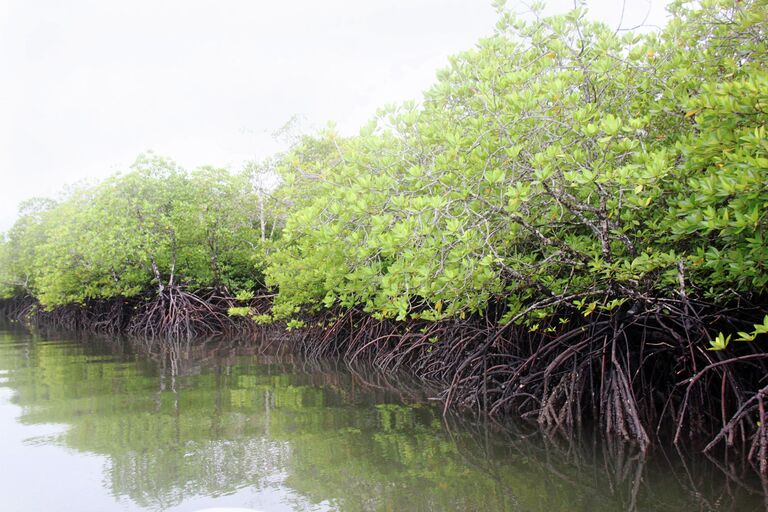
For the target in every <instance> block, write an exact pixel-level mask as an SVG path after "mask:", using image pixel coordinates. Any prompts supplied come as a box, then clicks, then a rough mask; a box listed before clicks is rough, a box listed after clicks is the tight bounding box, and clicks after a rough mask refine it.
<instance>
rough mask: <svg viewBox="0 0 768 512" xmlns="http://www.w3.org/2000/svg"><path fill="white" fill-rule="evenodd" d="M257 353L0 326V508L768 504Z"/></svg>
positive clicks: (670, 467)
mask: <svg viewBox="0 0 768 512" xmlns="http://www.w3.org/2000/svg"><path fill="white" fill-rule="evenodd" d="M255 352H256V351H255V350H254V349H253V348H249V347H247V346H242V345H237V344H236V343H232V344H228V345H226V344H225V345H217V346H213V345H209V346H206V347H193V348H191V349H190V350H182V351H181V352H180V353H176V354H174V357H171V358H169V357H166V356H162V357H150V356H148V355H146V354H144V353H143V352H142V351H138V350H135V349H132V348H131V347H130V346H127V345H126V344H124V343H119V342H93V341H90V342H76V341H73V340H71V339H69V338H66V337H65V338H64V339H59V338H56V337H35V336H32V335H30V334H28V333H25V332H22V331H11V330H7V329H6V330H0V510H2V511H8V512H15V511H19V512H21V511H59V510H77V511H99V512H106V511H113V510H114V511H138V510H153V511H155V510H157V511H159V510H169V511H194V510H199V509H203V508H207V507H248V508H253V509H258V510H263V511H269V512H272V511H330V510H338V511H452V510H456V511H474V510H476V511H503V510H510V511H547V512H557V511H566V510H567V511H590V512H595V511H617V510H632V509H636V510H649V511H650V510H654V511H673V510H674V511H678V510H733V511H748V510H749V511H751V510H760V509H762V508H763V507H764V504H763V496H762V491H761V490H760V487H759V485H754V483H753V482H751V481H749V480H742V481H741V482H740V483H739V482H736V481H735V480H734V479H732V478H729V477H728V476H726V475H725V474H724V473H722V472H719V471H717V470H716V469H712V468H710V467H708V466H707V465H706V464H702V463H700V462H698V461H697V462H690V461H689V463H688V464H685V463H684V462H683V461H679V462H673V463H671V464H661V463H655V462H653V463H645V464H643V463H642V462H641V460H640V459H639V458H638V457H635V456H633V454H632V453H631V451H626V450H624V451H623V450H620V449H617V450H616V451H611V452H610V454H608V453H606V452H605V451H604V450H602V449H599V447H598V448H596V447H594V446H592V447H591V448H589V449H577V448H574V447H573V446H572V445H568V444H561V445H560V446H558V445H557V443H552V442H543V441H542V440H540V439H538V438H537V436H530V437H523V436H521V435H519V434H518V435H515V434H511V433H509V432H500V431H498V429H496V428H491V427H489V426H488V425H484V424H483V422H481V421H478V420H476V419H471V418H460V417H453V418H450V419H447V420H444V419H443V418H442V414H441V410H440V407H439V405H438V404H436V403H434V402H431V401H429V400H426V398H427V396H426V395H428V393H427V394H424V393H422V392H421V390H420V387H419V386H418V385H415V384H414V383H409V382H407V381H398V382H393V379H392V376H386V375H380V374H375V373H360V372H358V373H356V374H353V373H350V372H349V371H346V370H343V369H340V368H337V367H334V366H333V365H330V364H329V365H310V364H307V363H302V362H301V361H299V360H296V359H291V358H276V357H268V356H263V355H261V356H260V355H256V354H255ZM659 458H662V457H659Z"/></svg>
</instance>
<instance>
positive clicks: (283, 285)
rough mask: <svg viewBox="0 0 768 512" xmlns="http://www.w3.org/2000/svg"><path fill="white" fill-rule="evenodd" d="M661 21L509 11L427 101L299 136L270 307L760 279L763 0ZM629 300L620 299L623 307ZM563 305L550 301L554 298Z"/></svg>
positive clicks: (721, 291)
mask: <svg viewBox="0 0 768 512" xmlns="http://www.w3.org/2000/svg"><path fill="white" fill-rule="evenodd" d="M670 9H671V12H672V13H673V14H674V19H673V20H672V21H671V22H670V23H669V25H668V26H667V27H666V29H665V30H664V31H663V32H662V33H660V34H657V33H651V34H649V35H645V36H641V35H636V34H633V33H627V34H623V35H622V34H620V33H617V32H614V31H613V30H611V29H610V28H609V27H607V26H605V25H602V24H598V23H592V22H589V21H587V20H586V19H585V17H584V12H583V11H582V10H581V9H576V10H574V11H572V12H571V13H569V14H567V15H564V16H557V17H552V18H543V19H537V20H535V21H533V22H528V23H526V22H522V21H520V20H518V19H515V18H513V17H511V16H509V15H507V14H503V15H502V17H501V20H500V22H499V24H498V29H497V32H496V35H495V36H493V37H490V38H488V39H485V40H483V41H481V42H480V43H479V44H478V46H477V48H476V49H474V50H471V51H469V52H466V53H464V54H462V55H458V56H456V57H454V58H453V59H451V63H450V66H449V67H448V68H447V69H445V70H443V71H441V72H440V74H439V80H438V82H437V83H436V84H435V85H434V86H433V87H432V89H430V90H429V91H428V92H427V93H426V95H425V98H424V102H423V106H420V107H417V106H414V105H404V106H401V107H399V108H395V109H390V110H387V111H383V112H381V115H380V116H378V117H377V118H376V119H375V120H374V121H372V122H371V124H370V125H369V126H367V127H365V128H364V129H363V130H361V132H360V135H359V136H356V137H351V138H344V139H342V138H340V137H338V136H337V135H335V134H334V133H333V132H332V131H328V132H325V133H322V134H320V135H319V136H318V137H316V138H312V139H306V140H305V141H304V142H303V144H300V145H299V146H298V147H297V148H295V149H294V151H293V152H292V153H290V154H289V155H287V156H286V157H285V158H284V159H283V161H282V166H281V167H280V170H281V172H282V173H283V176H284V178H285V185H284V187H283V190H282V191H281V193H284V194H286V195H288V196H289V197H290V198H291V199H292V201H291V204H292V209H291V211H290V212H289V214H288V219H287V222H286V227H285V231H284V233H283V234H284V236H283V238H282V240H281V241H280V244H279V248H278V251H277V253H276V254H275V255H274V257H273V258H272V259H271V261H270V267H269V269H268V271H267V274H268V277H269V280H270V282H271V283H272V284H273V285H275V286H277V287H278V288H279V290H280V295H279V296H278V300H277V304H276V306H275V310H274V312H275V314H276V315H278V316H290V315H293V314H295V313H298V312H299V311H301V310H302V309H303V308H309V309H316V308H318V307H320V306H321V305H323V306H325V307H330V306H332V305H334V304H340V305H341V306H344V307H351V306H362V307H364V308H365V311H367V312H369V313H371V314H373V315H376V316H378V317H384V318H386V317H396V318H397V319H405V318H409V317H411V318H413V317H416V318H425V319H439V318H443V317H451V316H462V317H464V316H465V315H468V314H472V313H480V314H482V313H483V312H484V311H485V310H486V308H487V307H488V306H489V304H491V303H494V302H498V301H503V303H504V310H505V314H504V316H503V318H501V322H502V323H504V322H507V321H509V320H513V319H527V320H528V322H529V324H530V325H533V326H535V325H536V322H537V319H538V318H542V317H546V316H548V315H550V314H551V312H552V311H553V308H554V307H555V306H556V305H558V304H559V305H561V306H563V307H564V306H568V307H572V306H574V305H575V306H578V307H579V308H580V309H581V311H582V313H583V314H584V315H588V314H590V313H591V312H592V311H593V310H594V309H595V308H596V307H599V308H604V309H611V308H614V307H617V306H618V305H620V304H621V303H622V302H623V301H625V300H628V299H629V300H631V301H640V302H642V303H644V304H646V307H657V306H656V305H655V304H656V303H655V300H654V299H655V298H657V297H670V296H671V297H675V298H679V297H681V296H682V297H687V296H692V295H694V296H697V297H699V298H702V299H704V298H706V299H708V300H711V301H715V302H719V303H720V304H726V303H729V302H731V301H733V300H735V299H737V298H739V297H741V296H744V295H746V296H752V297H754V296H759V295H761V294H764V293H765V290H766V284H768V268H767V267H766V264H767V263H768V261H767V260H766V258H768V250H767V248H766V241H765V240H766V235H767V233H766V229H767V228H768V209H766V205H767V204H768V188H767V187H766V183H768V179H767V178H768V159H767V157H768V154H767V151H768V139H767V138H766V135H765V124H766V121H768V110H767V109H768V96H767V94H768V74H767V73H766V70H765V65H766V57H767V55H768V53H767V50H768V45H766V28H767V25H766V20H767V19H768V7H766V2H764V1H748V2H747V1H744V2H734V1H707V2H702V3H701V5H695V6H689V5H687V3H685V2H675V3H674V4H673V5H672V6H671V7H670ZM627 307H628V306H627ZM561 309H562V307H561Z"/></svg>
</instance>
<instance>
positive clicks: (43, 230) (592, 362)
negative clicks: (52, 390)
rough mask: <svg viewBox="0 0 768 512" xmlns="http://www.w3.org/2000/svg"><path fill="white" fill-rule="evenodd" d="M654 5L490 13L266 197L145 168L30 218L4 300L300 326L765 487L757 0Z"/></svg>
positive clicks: (14, 241) (34, 205)
mask: <svg viewBox="0 0 768 512" xmlns="http://www.w3.org/2000/svg"><path fill="white" fill-rule="evenodd" d="M502 3H503V2H502ZM670 11H671V13H672V14H673V15H674V19H673V20H672V21H670V23H669V24H668V26H667V27H665V28H664V29H663V30H662V31H660V32H653V33H649V34H644V35H642V34H636V33H632V32H626V33H622V32H617V31H614V30H612V29H610V28H609V27H607V26H605V25H602V24H599V23H593V22H590V21H588V20H587V19H586V17H585V13H584V11H583V10H582V9H575V10H573V11H572V12H570V13H568V14H565V15H562V16H555V17H547V18H536V17H534V19H533V20H532V21H522V20H520V19H516V18H514V17H512V16H511V15H509V14H508V13H507V12H506V11H505V10H504V8H503V6H500V7H499V22H498V25H497V30H496V33H495V35H494V36H492V37H489V38H487V39H484V40H482V41H480V42H479V44H478V45H477V47H476V48H475V49H473V50H471V51H468V52H466V53H463V54H461V55H457V56H455V57H453V58H452V59H451V61H450V65H449V66H448V67H447V68H446V69H444V70H442V71H441V72H440V73H439V74H438V79H437V82H436V84H435V85H434V86H433V87H432V88H431V89H430V90H429V91H427V92H426V94H425V96H424V100H423V102H422V104H421V105H416V104H413V103H412V104H405V105H401V106H396V107H390V108H387V109H384V110H382V111H381V112H380V113H379V115H377V117H376V118H375V119H373V120H372V121H371V122H370V124H369V125H367V126H365V127H364V128H363V129H362V130H361V131H360V134H359V135H357V136H353V137H343V136H340V135H339V134H337V133H336V132H335V131H334V130H333V129H332V128H328V129H326V130H324V131H321V132H320V133H317V134H315V135H313V136H305V137H303V138H301V139H299V140H298V141H297V142H296V143H295V144H294V146H293V147H292V148H291V149H290V150H289V151H287V152H286V153H284V154H281V155H278V156H277V157H275V159H274V160H273V161H272V162H271V163H270V168H271V169H274V171H275V172H277V173H278V174H279V175H280V177H281V179H282V181H281V183H280V186H279V187H278V188H277V189H276V190H274V191H273V192H272V193H270V194H267V193H266V191H265V189H264V188H263V187H261V188H259V187H257V188H254V186H253V183H254V179H253V178H252V177H251V178H250V179H249V173H250V174H252V173H253V172H255V171H258V170H259V167H258V166H250V167H249V168H248V169H250V170H247V171H244V172H243V173H240V174H237V175H232V174H230V173H227V172H224V171H221V170H217V169H208V168H206V169H202V170H198V171H195V172H193V173H187V172H184V171H182V170H180V169H178V168H177V167H176V166H175V165H173V164H172V163H171V162H168V161H166V160H163V159H161V158H158V157H155V156H152V155H150V156H145V157H141V158H139V160H138V161H137V162H136V164H135V165H134V167H133V168H132V169H131V171H130V172H129V173H127V174H124V175H120V176H117V177H115V178H113V179H110V180H108V181H106V182H104V183H102V184H99V185H97V186H93V187H81V188H79V189H76V190H75V191H73V192H72V193H70V194H69V195H68V196H67V197H66V198H65V199H64V200H62V201H61V202H59V203H51V202H47V201H35V202H30V203H28V204H26V205H25V206H24V208H23V210H22V212H21V213H22V216H21V218H20V219H19V221H18V223H17V224H16V226H14V228H13V229H12V230H11V231H10V232H9V233H8V235H7V236H6V239H5V241H4V242H3V243H2V245H0V262H2V263H0V274H1V275H0V282H2V285H0V286H2V293H3V294H4V295H6V296H13V295H19V294H29V295H31V296H33V297H34V298H35V299H36V300H38V301H39V302H40V304H42V305H43V306H44V307H45V308H56V307H62V306H66V305H68V304H73V303H76V304H83V303H89V301H94V300H102V301H103V300H122V299H123V298H125V297H134V296H138V297H141V298H142V299H143V300H144V301H145V302H146V303H147V305H146V306H145V307H143V308H142V309H141V314H140V318H139V320H136V321H133V323H132V324H131V325H132V326H133V332H137V333H141V334H147V335H156V334H158V333H171V334H173V335H190V334H199V333H200V332H208V333H211V332H224V331H225V330H226V329H225V327H217V328H215V329H209V330H208V331H206V330H205V329H202V328H200V329H198V328H190V327H189V326H190V325H191V324H193V325H197V326H201V325H204V324H205V318H206V317H214V316H215V317H216V318H217V322H218V323H219V325H220V326H224V325H225V324H226V321H225V320H222V316H223V313H222V311H224V312H228V313H230V314H231V315H233V316H245V317H251V318H252V319H253V320H254V321H255V322H257V323H268V322H272V321H282V322H285V324H286V325H287V326H288V327H289V328H293V327H302V326H309V327H311V329H316V330H315V331H312V330H310V335H309V336H304V337H303V339H302V340H303V341H302V342H301V344H300V347H301V348H302V350H304V351H306V352H308V353H310V354H312V355H316V356H321V355H329V354H337V355H338V354H341V355H343V356H344V357H346V358H349V359H355V358H357V357H367V358H369V359H371V360H373V361H374V362H376V363H377V364H379V365H380V366H382V367H389V368H392V367H399V366H408V367H410V368H412V369H414V370H415V371H417V373H419V374H420V375H421V376H423V377H425V378H429V379H432V380H437V381H441V382H444V383H449V385H448V387H447V389H446V393H445V395H444V396H443V397H444V398H445V400H446V403H447V404H451V403H457V402H459V403H464V404H470V405H476V406H477V407H478V408H479V407H483V408H485V409H486V410H488V411H489V412H491V413H492V414H497V413H505V412H510V411H515V412H517V413H519V414H523V415H525V416H527V417H530V418H532V419H535V420H536V421H538V422H539V424H541V425H542V426H544V427H546V428H548V429H553V430H565V431H572V430H573V429H575V428H578V427H579V426H580V424H581V418H582V416H584V415H585V414H586V415H589V416H591V417H593V418H595V419H597V420H599V423H600V424H601V426H602V428H603V429H604V430H605V431H606V432H608V433H610V434H615V435H618V436H619V437H622V438H624V439H628V440H632V441H635V442H638V443H639V444H640V445H641V446H642V447H643V448H646V447H647V446H648V445H649V443H650V440H649V435H648V432H649V431H651V430H661V429H662V428H663V427H671V428H674V429H675V431H676V436H675V439H676V441H680V439H681V437H682V436H683V434H684V432H687V431H690V432H691V436H694V435H696V434H705V435H709V437H710V438H711V439H712V441H711V443H710V444H709V445H708V446H707V448H708V449H711V448H712V447H713V446H714V445H713V444H712V443H717V442H721V441H723V442H726V444H729V445H730V444H732V443H735V442H740V443H741V444H742V445H744V446H745V447H748V448H749V447H751V448H750V450H749V453H750V455H749V458H750V459H751V460H753V461H757V462H759V463H760V470H761V471H762V472H764V473H766V474H768V461H767V460H768V458H767V457H766V456H765V454H766V453H768V430H767V429H766V427H764V426H763V425H765V421H766V419H765V418H764V412H760V411H764V404H763V398H764V395H765V394H766V393H768V387H766V385H765V382H764V381H763V380H761V379H762V378H763V376H764V375H765V374H766V372H768V366H766V363H767V361H766V360H767V359H768V354H766V352H765V351H764V350H763V348H762V347H761V346H760V342H759V341H757V342H753V340H756V339H757V338H758V337H759V336H761V335H762V334H764V333H765V332H766V327H765V326H766V325H768V317H764V315H765V313H766V303H767V302H768V301H766V297H767V296H768V294H767V293H766V291H767V289H766V287H767V286H768V247H767V245H766V240H768V232H767V231H768V185H767V184H768V138H766V130H765V127H766V124H767V123H768V71H766V69H767V68H766V64H768V62H767V60H768V44H767V43H768V41H767V38H768V30H767V29H768V22H766V20H768V2H766V1H765V0H742V1H738V0H702V1H701V2H684V1H675V2H673V3H672V4H671V6H670ZM256 183H259V181H258V180H256ZM263 286H266V287H267V288H268V289H269V294H270V296H271V295H272V294H274V299H273V301H272V303H271V308H264V307H263V304H261V303H258V299H255V298H254V295H255V294H256V293H260V292H259V289H260V288H262V287H263ZM206 289H208V290H210V289H214V290H219V291H221V290H226V291H227V292H229V293H228V294H227V293H223V295H226V297H225V300H224V306H222V307H223V309H222V307H219V309H216V310H215V311H214V308H213V306H211V305H210V304H209V303H210V300H209V299H210V297H211V296H210V295H205V293H202V292H201V290H206ZM191 292H195V293H196V295H194V294H192V293H191ZM236 294H237V297H235V295H236ZM201 297H202V298H201ZM259 297H264V294H262V295H259ZM190 310H193V311H195V314H194V315H192V316H190V314H189V313H184V312H185V311H190ZM116 318H118V317H117V316H114V315H113V316H111V317H109V319H108V320H107V322H108V323H109V322H112V323H114V322H117V321H118V320H114V319H116ZM120 318H122V317H120ZM101 321H102V322H103V321H104V320H101ZM233 321H234V320H233ZM312 333H316V334H317V335H316V336H313V335H311V334H312ZM729 333H732V334H736V333H738V334H737V336H738V338H737V340H738V342H734V343H730V344H729V342H730V340H731V337H732V334H729ZM708 344H709V345H708ZM707 348H708V349H709V350H706V349H707ZM679 382H687V383H689V384H688V385H687V387H684V386H680V385H678V383H679ZM670 404H672V405H670ZM756 425H757V426H756ZM689 427H693V428H689ZM694 431H695V432H694ZM737 431H738V432H741V436H740V441H735V440H734V437H733V436H734V435H735V432H737ZM746 433H749V434H746ZM750 443H751V444H750ZM761 453H762V454H763V455H762V456H761V455H759V454H761Z"/></svg>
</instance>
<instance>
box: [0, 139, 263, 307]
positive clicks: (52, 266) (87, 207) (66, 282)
mask: <svg viewBox="0 0 768 512" xmlns="http://www.w3.org/2000/svg"><path fill="white" fill-rule="evenodd" d="M20 213H21V218H20V219H19V221H18V222H17V223H16V225H15V226H14V227H13V229H11V231H10V232H9V233H8V234H7V236H6V240H5V242H4V244H3V253H2V255H3V265H2V272H3V280H2V285H3V289H2V292H3V293H4V294H5V295H6V296H8V295H13V294H22V293H27V294H31V295H33V296H34V297H35V298H37V299H38V300H39V301H40V303H41V304H42V305H43V306H44V307H47V308H51V307H55V306H61V305H64V304H69V303H83V302H85V301H86V300H89V299H105V298H112V297H133V296H136V295H138V294H142V293H146V292H148V291H149V290H152V289H155V290H157V291H159V292H162V291H163V289H164V288H165V287H167V286H173V285H174V284H176V283H182V284H184V285H185V286H188V287H192V288H201V287H206V286H227V287H230V288H233V289H239V288H243V287H245V288H251V287H253V286H254V284H255V283H256V282H258V281H259V280H260V279H261V277H260V275H259V273H258V272H257V271H256V270H255V266H254V263H253V255H254V254H255V253H258V252H259V251H260V250H261V233H260V232H259V228H258V226H259V224H258V219H259V211H258V196H257V193H256V191H255V190H254V188H253V186H252V185H251V182H250V180H249V176H248V175H247V174H246V173H241V174H238V175H233V174H231V173H229V172H227V171H225V170H222V169H216V168H202V169H198V170H196V171H194V172H191V173H188V172H185V171H183V170H181V169H179V168H178V167H177V166H176V165H175V164H174V163H173V162H171V161H168V160H165V159H163V158H160V157H157V156H155V155H152V154H150V155H142V156H140V157H139V158H138V159H137V160H136V162H135V163H134V164H133V165H132V166H131V168H130V170H129V172H127V173H125V174H120V175H117V176H115V177H113V178H110V179H109V180H107V181H105V182H104V183H101V184H99V185H96V186H81V187H78V188H76V189H75V190H74V191H72V192H71V193H69V194H68V195H67V196H66V198H65V199H63V200H62V201H61V202H59V203H54V202H52V201H39V200H38V201H30V202H28V203H26V204H25V205H24V207H23V208H22V211H21V212H20Z"/></svg>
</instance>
